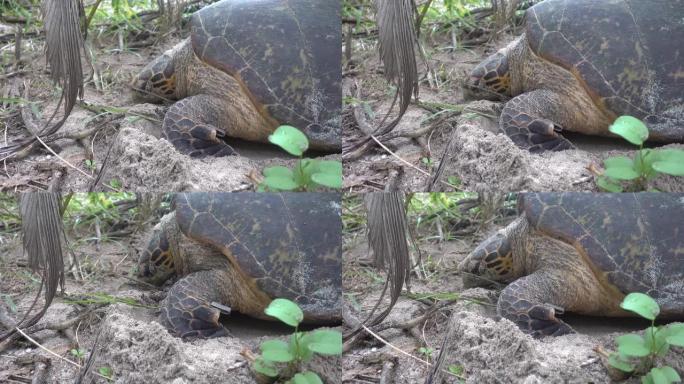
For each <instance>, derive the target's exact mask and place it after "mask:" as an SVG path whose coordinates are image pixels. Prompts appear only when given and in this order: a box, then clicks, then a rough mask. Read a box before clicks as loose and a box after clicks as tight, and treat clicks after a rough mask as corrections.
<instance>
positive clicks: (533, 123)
mask: <svg viewBox="0 0 684 384" xmlns="http://www.w3.org/2000/svg"><path fill="white" fill-rule="evenodd" d="M566 102H567V101H566ZM563 104H564V102H563V101H562V100H560V96H559V95H557V94H556V93H554V92H552V91H548V90H536V91H532V92H528V93H523V94H522V95H520V96H517V97H514V98H513V99H511V100H510V101H508V102H507V103H506V105H505V106H504V108H503V111H502V112H501V120H500V121H499V127H500V128H501V130H502V131H503V132H505V133H506V135H508V137H510V138H511V140H513V143H515V144H516V145H517V146H518V147H520V148H523V149H527V150H529V151H530V152H543V151H562V150H565V149H573V148H574V146H573V145H572V143H570V142H569V141H568V140H567V139H566V138H564V137H563V136H562V135H561V134H560V132H561V131H562V130H563V128H562V125H560V124H559V122H560V121H563V118H564V113H563V111H562V110H561V108H563V107H562V106H563Z"/></svg>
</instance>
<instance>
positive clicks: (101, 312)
mask: <svg viewBox="0 0 684 384" xmlns="http://www.w3.org/2000/svg"><path fill="white" fill-rule="evenodd" d="M150 233H151V228H150V227H147V228H145V229H144V230H142V232H140V233H134V234H132V235H130V236H126V237H124V238H118V239H110V240H109V241H107V242H102V243H99V244H94V243H92V242H91V241H83V242H78V243H76V242H74V241H73V240H74V239H72V242H71V243H72V244H76V245H75V246H74V251H75V253H76V255H78V257H79V259H80V261H81V265H82V269H83V271H84V272H85V274H86V277H85V279H83V280H75V279H74V278H73V276H72V275H68V276H67V281H66V293H67V295H59V296H58V297H57V298H56V299H55V301H54V302H53V304H52V306H51V307H50V308H49V310H48V312H47V314H46V315H45V317H44V318H43V320H41V322H40V324H44V323H48V322H63V321H65V320H66V319H72V318H74V317H76V316H77V315H78V313H82V312H83V311H84V310H85V309H86V308H85V305H84V304H82V303H81V304H73V303H69V302H67V300H69V299H70V300H85V299H88V298H92V297H85V296H83V295H85V294H90V295H93V294H102V295H107V297H110V298H117V299H118V300H119V301H120V300H123V299H126V300H131V301H133V302H134V303H135V305H131V304H124V303H122V302H117V303H112V304H106V305H101V306H99V307H100V308H99V309H94V311H93V312H92V314H91V315H89V316H87V317H85V318H84V319H82V320H81V321H79V322H78V323H77V324H76V325H75V326H74V327H73V328H71V329H70V330H69V331H67V333H65V332H56V331H51V330H43V331H39V332H37V333H35V334H33V335H32V336H33V338H34V339H35V340H36V341H37V342H39V343H40V344H41V345H43V346H44V347H45V348H47V349H49V350H51V351H52V352H54V353H56V354H57V355H59V356H61V357H62V358H65V359H69V360H72V361H75V362H77V363H79V364H83V363H84V359H87V358H88V355H89V353H90V352H91V351H93V350H95V352H96V353H95V359H94V362H93V365H92V367H93V369H92V371H93V372H98V371H99V370H100V368H103V367H104V368H109V369H110V370H111V372H112V373H113V382H115V383H122V384H123V383H141V384H142V383H176V384H180V383H217V382H230V383H256V382H257V379H256V377H255V375H254V374H253V372H252V370H251V368H250V360H249V356H250V353H251V352H253V353H258V351H259V345H260V343H261V342H263V341H265V340H267V339H273V338H281V339H282V340H287V335H289V334H291V333H292V329H291V328H290V327H287V326H284V325H281V324H279V323H276V322H269V321H257V320H254V319H252V318H249V317H246V316H242V315H239V314H236V315H235V316H230V317H228V318H222V320H221V321H222V323H223V324H224V325H225V326H226V328H227V329H228V330H229V332H230V333H231V334H230V335H229V336H226V337H220V338H215V339H210V340H197V339H195V340H181V339H179V338H176V337H173V336H171V335H170V334H169V333H168V332H167V331H166V329H165V328H164V327H163V326H162V325H161V324H160V323H158V322H157V316H158V314H159V310H158V306H159V302H160V300H161V299H163V297H165V295H166V291H167V290H168V288H169V287H170V285H169V284H167V285H165V286H164V287H162V288H154V287H150V286H147V285H143V284H141V283H138V282H136V281H135V279H134V278H135V272H136V268H137V267H136V261H137V259H138V255H139V253H140V252H141V250H142V249H144V248H143V247H145V246H146V244H147V241H148V237H149V235H150ZM0 247H2V248H1V249H0V250H1V251H2V253H0V276H1V277H2V278H0V292H1V294H0V314H2V313H6V314H8V315H9V316H10V317H12V318H14V319H17V318H20V316H21V315H23V314H24V313H25V312H26V310H27V309H28V307H29V306H30V304H31V302H32V300H33V298H34V295H35V293H36V291H37V290H38V285H39V282H40V280H39V277H37V276H35V275H32V274H30V273H29V272H27V270H26V268H25V266H24V265H25V259H23V257H24V256H23V255H22V252H21V242H20V239H19V238H18V236H8V235H3V234H0ZM10 303H11V304H10ZM40 303H41V302H40V301H39V302H38V304H39V305H40ZM88 307H89V308H94V307H96V306H95V305H88ZM0 328H1V326H0ZM3 330H4V329H3ZM73 349H80V350H82V351H83V357H81V358H78V357H76V356H75V355H74V354H73V353H72V352H70V351H71V350H73ZM41 359H44V360H46V361H48V362H49V367H48V371H47V378H48V379H47V383H50V384H52V383H68V382H74V380H75V378H76V377H77V375H78V373H79V369H78V368H77V367H75V366H73V365H72V364H69V363H67V362H65V361H64V360H61V359H58V358H56V357H55V356H53V355H51V354H48V353H47V352H45V351H44V350H41V349H38V348H37V347H36V346H35V345H33V344H31V343H29V342H26V341H23V340H22V341H20V342H18V344H14V345H13V346H12V347H11V348H9V349H5V350H3V351H2V352H1V353H0V382H2V383H4V382H16V380H24V379H28V380H29V382H30V380H31V378H32V377H33V375H34V372H35V367H36V361H37V360H41ZM303 368H304V369H310V370H313V371H315V372H318V373H319V374H320V375H321V377H322V378H323V379H324V380H325V382H326V383H339V382H340V377H341V372H340V358H339V357H315V358H314V359H313V360H312V361H311V362H309V363H307V364H305V366H304V367H303ZM91 377H92V378H93V379H94V380H95V382H96V383H105V382H106V381H105V380H104V379H102V378H98V377H96V376H94V374H91ZM10 380H15V381H10ZM86 382H90V381H87V380H86Z"/></svg>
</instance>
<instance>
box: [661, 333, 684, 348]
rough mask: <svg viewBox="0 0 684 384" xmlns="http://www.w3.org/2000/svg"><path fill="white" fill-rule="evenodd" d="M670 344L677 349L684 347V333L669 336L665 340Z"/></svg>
mask: <svg viewBox="0 0 684 384" xmlns="http://www.w3.org/2000/svg"><path fill="white" fill-rule="evenodd" d="M665 341H667V342H668V343H669V344H672V345H675V346H677V347H684V333H679V334H677V335H672V336H667V337H666V338H665Z"/></svg>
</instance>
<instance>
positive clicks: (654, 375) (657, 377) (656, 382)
mask: <svg viewBox="0 0 684 384" xmlns="http://www.w3.org/2000/svg"><path fill="white" fill-rule="evenodd" d="M670 369H672V368H670ZM675 374H676V372H675ZM647 376H650V377H651V379H652V380H653V384H670V383H672V382H673V381H672V380H670V379H669V378H668V376H667V375H666V373H665V372H664V371H663V369H662V368H660V367H655V368H653V369H651V371H650V372H649V373H648V375H647Z"/></svg>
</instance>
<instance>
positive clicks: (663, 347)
mask: <svg viewBox="0 0 684 384" xmlns="http://www.w3.org/2000/svg"><path fill="white" fill-rule="evenodd" d="M665 336H666V335H665V332H663V331H662V330H660V328H658V327H648V328H646V330H644V340H645V342H646V345H647V346H648V347H649V348H650V349H651V352H653V353H658V355H660V356H663V355H665V354H666V353H667V351H669V350H670V345H669V344H667V341H666V340H665ZM654 337H655V340H654V339H653V338H654Z"/></svg>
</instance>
